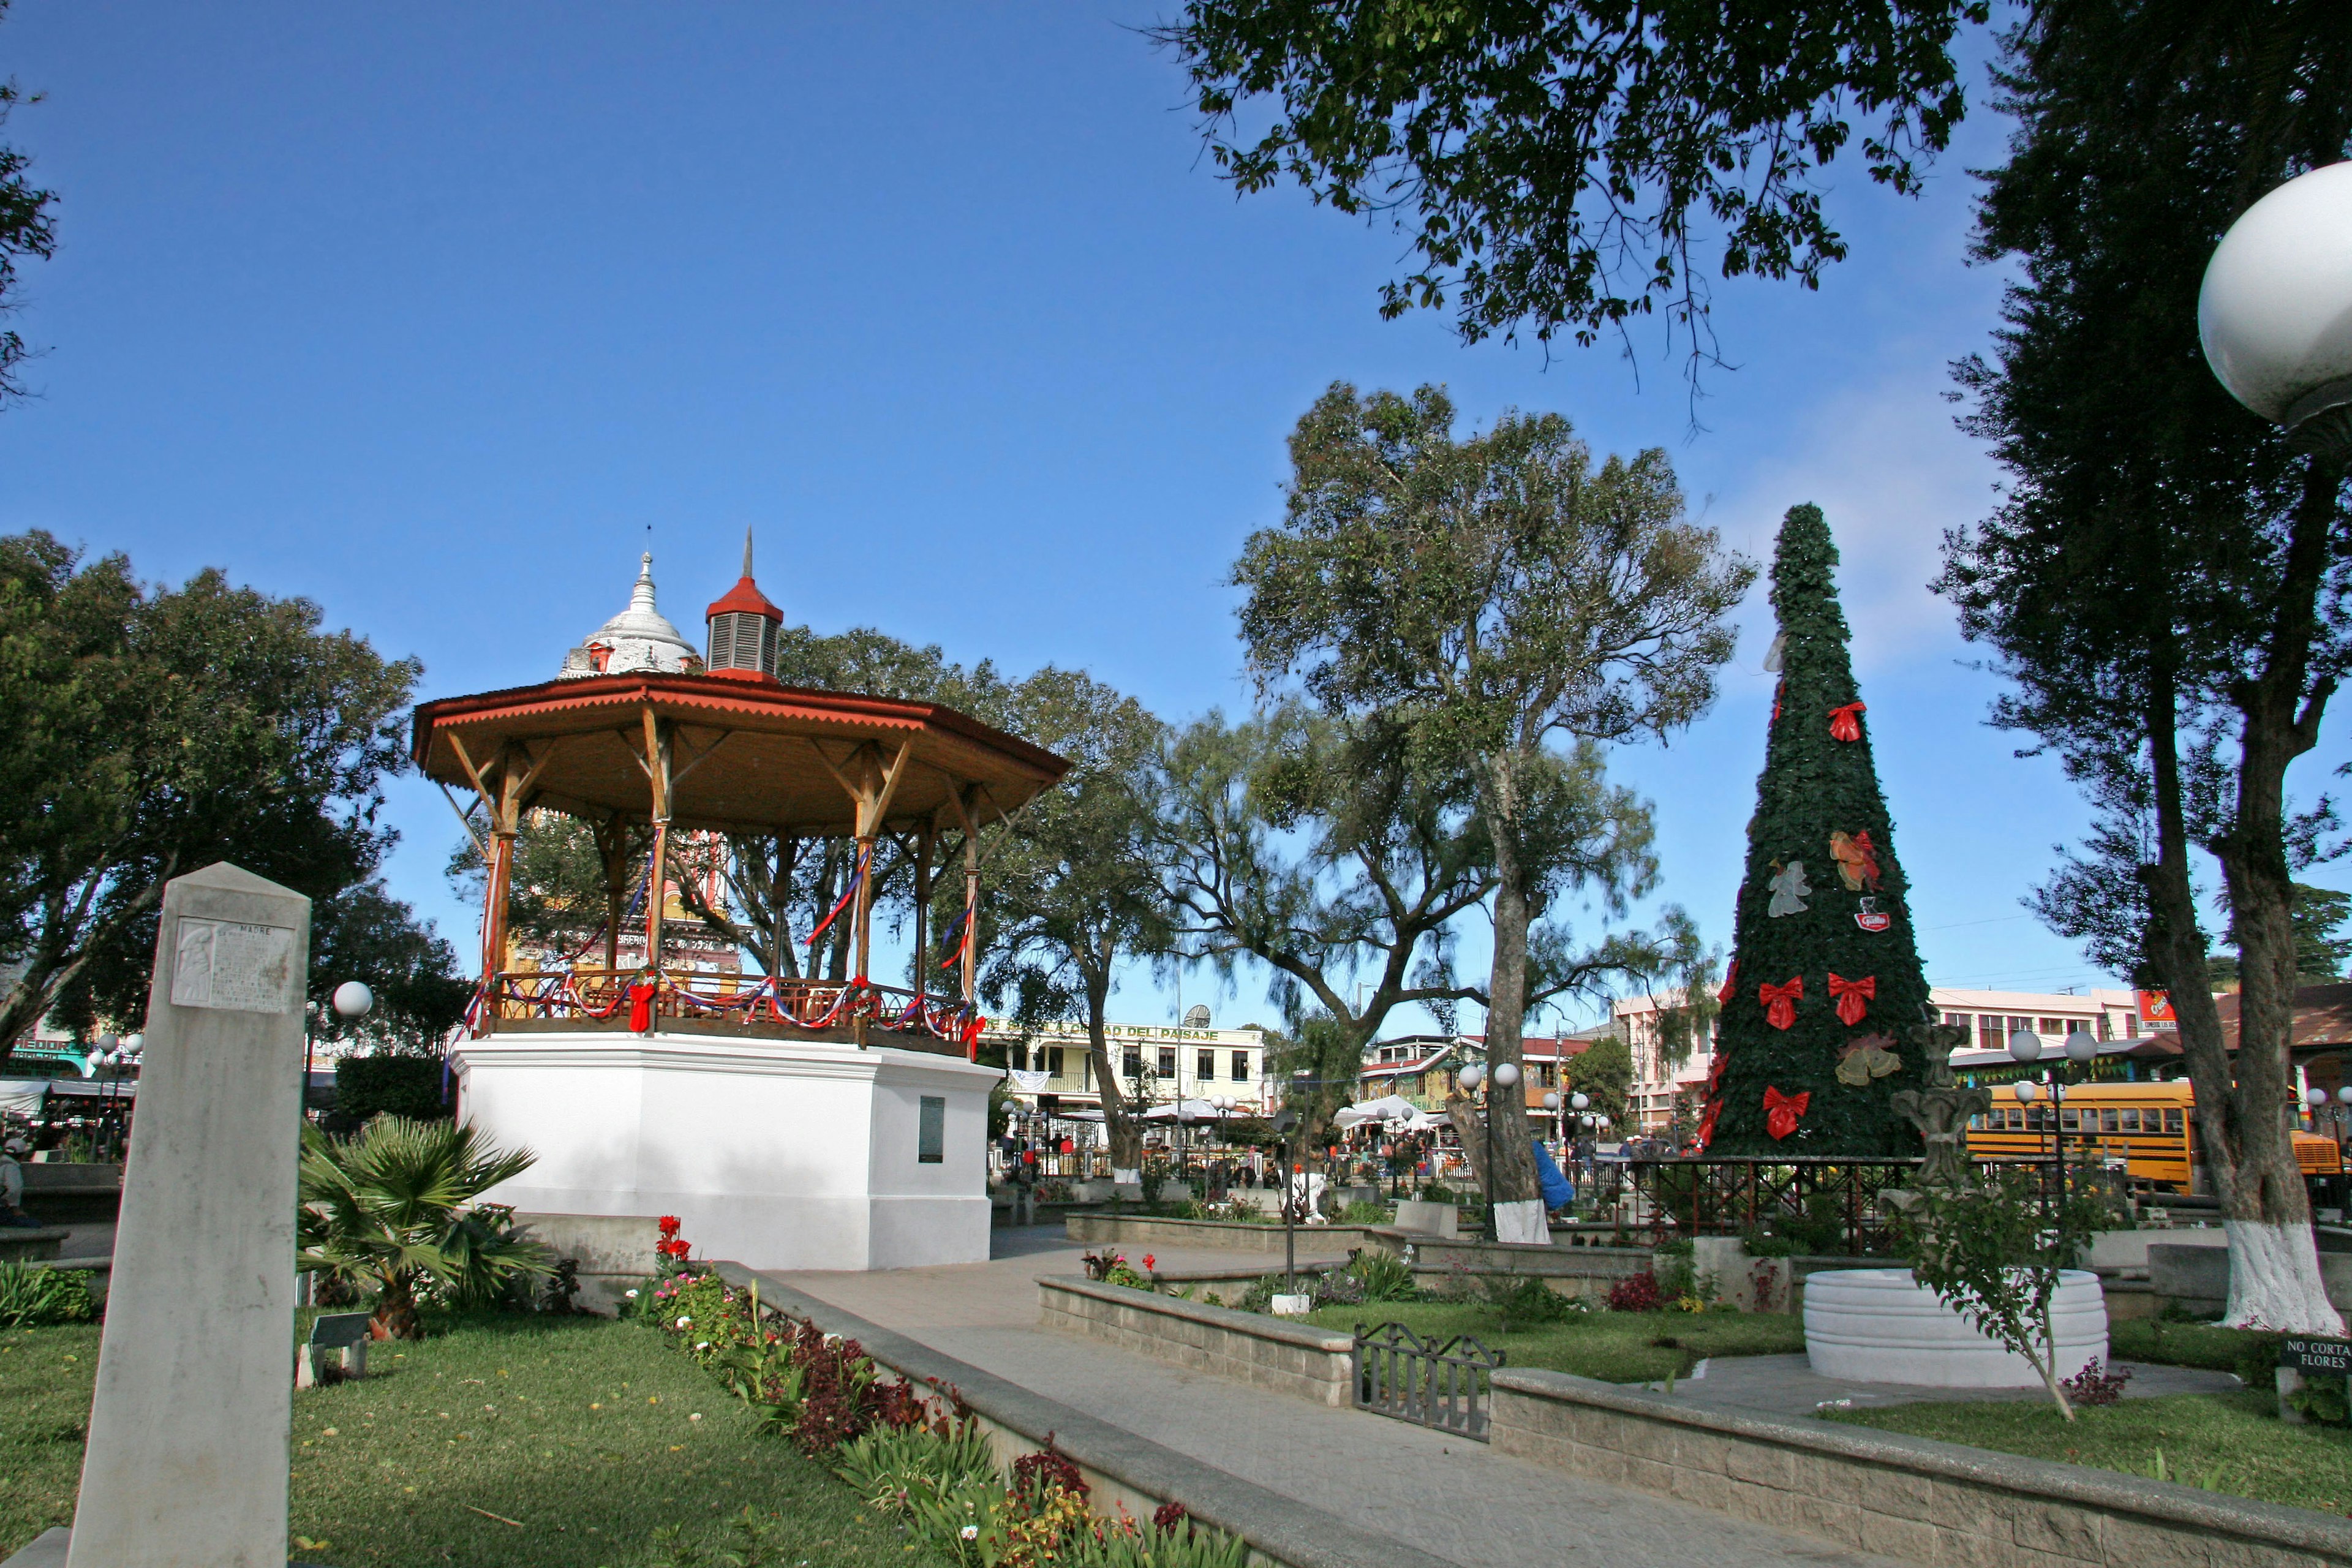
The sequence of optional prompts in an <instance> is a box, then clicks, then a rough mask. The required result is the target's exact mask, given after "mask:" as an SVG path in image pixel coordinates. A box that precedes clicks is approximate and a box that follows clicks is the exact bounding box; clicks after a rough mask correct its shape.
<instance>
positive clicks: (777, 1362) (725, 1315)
mask: <svg viewBox="0 0 2352 1568" xmlns="http://www.w3.org/2000/svg"><path fill="white" fill-rule="evenodd" d="M682 1257H683V1255H682V1254H670V1253H665V1254H664V1261H665V1264H666V1265H668V1266H672V1267H675V1266H676V1265H677V1262H678V1260H679V1258H682ZM641 1289H642V1290H643V1294H642V1295H640V1296H639V1297H638V1298H637V1309H638V1313H639V1315H640V1316H643V1317H645V1318H646V1319H648V1320H649V1321H652V1322H653V1323H654V1324H655V1325H656V1327H657V1328H658V1329H660V1331H661V1332H662V1333H663V1335H664V1337H665V1338H666V1339H667V1341H668V1342H670V1344H671V1345H672V1346H673V1347H674V1348H675V1349H677V1351H679V1352H682V1353H683V1354H685V1355H687V1356H688V1357H690V1358H692V1359H693V1360H694V1361H695V1362H697V1363H699V1364H700V1365H701V1366H702V1367H703V1368H704V1369H705V1370H707V1371H708V1372H709V1373H710V1374H711V1375H712V1376H714V1377H715V1378H717V1379H718V1380H719V1382H720V1383H721V1384H724V1385H725V1386H726V1387H727V1388H728V1389H729V1390H730V1392H731V1393H733V1394H735V1395H736V1397H737V1398H739V1399H740V1400H741V1401H742V1402H743V1403H744V1404H745V1405H749V1406H750V1407H751V1410H752V1411H753V1413H754V1414H755V1415H757V1416H758V1417H759V1423H760V1426H761V1430H762V1431H764V1432H769V1433H772V1434H775V1435H778V1436H782V1437H785V1438H787V1439H789V1440H790V1441H791V1442H793V1444H794V1445H795V1446H797V1447H799V1448H800V1449H801V1450H802V1451H803V1452H804V1453H807V1454H809V1455H811V1456H814V1457H815V1458H818V1459H820V1460H821V1461H822V1462H824V1463H826V1464H828V1465H829V1466H831V1468H833V1469H834V1471H835V1474H837V1475H839V1476H840V1477H841V1478H842V1479H844V1480H845V1481H846V1482H848V1483H849V1485H850V1486H851V1487H852V1488H853V1489H856V1492H857V1494H858V1496H859V1498H860V1499H861V1500H864V1501H865V1503H866V1505H867V1506H868V1507H870V1508H873V1509H875V1510H878V1511H880V1512H882V1513H885V1514H887V1515H890V1516H891V1517H893V1518H895V1519H896V1520H898V1522H899V1523H900V1524H902V1525H903V1526H904V1527H905V1528H906V1530H907V1531H908V1532H909V1534H910V1535H912V1536H913V1537H914V1539H915V1542H916V1543H917V1544H919V1545H925V1546H928V1547H929V1548H930V1549H931V1550H932V1551H933V1552H936V1553H937V1554H938V1555H940V1557H941V1558H943V1559H945V1560H948V1561H950V1562H953V1563H958V1564H970V1565H971V1568H1041V1565H1044V1564H1057V1565H1064V1568H1244V1564H1245V1563H1247V1562H1248V1561H1249V1548H1248V1545H1247V1543H1246V1542H1243V1541H1241V1540H1240V1539H1238V1538H1237V1537H1234V1536H1231V1535H1226V1534H1224V1533H1223V1532H1221V1531H1211V1530H1207V1529H1204V1528H1202V1527H1199V1526H1196V1525H1194V1524H1193V1523H1192V1521H1191V1520H1190V1519H1189V1518H1188V1517H1187V1516H1186V1514H1185V1511H1184V1509H1183V1506H1182V1505H1181V1504H1180V1503H1170V1504H1168V1505H1167V1506H1166V1507H1163V1508H1161V1509H1160V1510H1158V1512H1156V1513H1155V1514H1154V1515H1153V1516H1152V1518H1151V1520H1150V1521H1149V1522H1148V1523H1146V1522H1139V1521H1137V1520H1135V1519H1133V1518H1131V1517H1129V1515H1128V1514H1127V1513H1126V1511H1125V1510H1123V1509H1122V1510H1117V1511H1116V1512H1115V1515H1114V1516H1113V1517H1110V1518H1104V1517H1102V1516H1100V1515H1098V1514H1097V1513H1095V1512H1094V1511H1093V1510H1092V1509H1091V1508H1090V1507H1089V1505H1088V1500H1087V1499H1088V1488H1087V1483H1086V1480H1085V1479H1084V1478H1083V1477H1082V1476H1081V1475H1080V1474H1079V1471H1078V1468H1077V1467H1076V1465H1074V1464H1072V1463H1071V1462H1070V1461H1069V1460H1068V1459H1067V1458H1064V1457H1063V1456H1062V1455H1060V1454H1058V1453H1056V1452H1055V1450H1054V1448H1053V1447H1052V1444H1051V1441H1050V1439H1049V1440H1048V1443H1047V1446H1046V1447H1045V1449H1044V1450H1043V1451H1041V1452H1037V1453H1031V1454H1025V1455H1023V1456H1020V1457H1019V1458H1015V1459H1014V1460H1013V1463H1012V1465H1011V1466H1010V1467H1009V1468H1003V1467H1000V1465H999V1463H998V1458H997V1455H996V1452H995V1450H994V1447H993V1446H992V1442H991V1440H990V1438H989V1437H988V1436H987V1435H986V1434H985V1433H983V1432H982V1429H981V1426H980V1424H979V1423H978V1422H977V1421H976V1420H974V1419H973V1418H972V1416H971V1413H970V1412H969V1411H968V1410H966V1409H965V1408H964V1407H963V1405H962V1404H961V1401H960V1400H959V1399H957V1398H956V1396H955V1394H954V1392H953V1391H952V1390H947V1391H944V1392H942V1391H940V1390H935V1389H931V1388H927V1387H919V1386H918V1385H916V1384H911V1383H909V1382H907V1381H905V1380H903V1379H898V1378H893V1377H889V1376H887V1375H885V1374H884V1373H883V1371H882V1369H881V1368H879V1367H877V1365H876V1364H875V1363H874V1362H873V1360H872V1359H871V1358H869V1357H868V1356H867V1355H866V1352H864V1350H863V1349H862V1348H861V1347H860V1346H859V1345H858V1343H857V1342H856V1341H855V1340H847V1339H843V1338H841V1337H840V1336H838V1335H834V1334H827V1333H825V1332H824V1331H821V1330H820V1329H818V1328H817V1326H816V1325H815V1324H814V1323H811V1322H807V1321H798V1320H794V1319H791V1318H787V1317H784V1316H782V1315H781V1314H777V1313H774V1312H772V1311H771V1310H765V1309H763V1308H762V1307H761V1304H760V1298H759V1291H758V1289H757V1287H756V1286H754V1287H751V1288H748V1289H738V1288H736V1287H734V1286H731V1285H729V1284H728V1283H727V1282H726V1281H725V1280H723V1279H720V1278H719V1276H718V1275H717V1274H716V1273H711V1272H708V1271H701V1270H697V1269H694V1268H691V1267H690V1266H689V1267H686V1268H683V1269H680V1270H679V1271H677V1272H673V1273H670V1274H668V1275H667V1276H665V1277H662V1278H659V1279H656V1280H655V1281H653V1282H652V1283H651V1284H650V1285H649V1286H646V1287H643V1288H641Z"/></svg>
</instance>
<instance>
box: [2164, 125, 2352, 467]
mask: <svg viewBox="0 0 2352 1568" xmlns="http://www.w3.org/2000/svg"><path fill="white" fill-rule="evenodd" d="M2197 337H2198V341H2199V342H2201V343H2202V344H2203V345H2204V348H2205V363H2207V364H2209V365H2210V366H2211V367H2212V370H2213V374H2214V375H2215V376H2216V377H2218V378H2219V379H2220V381H2221V384H2222V385H2223V386H2225V387H2227V388H2228V389H2229V392H2230V395H2231V396H2232V397H2234V398H2236V399H2237V400H2238V401H2239V402H2241V403H2242V404H2244V405H2246V406H2247V407H2248V408H2250V409H2252V410H2253V411H2254V412H2255V413H2256V414H2259V415H2261V416H2263V418H2265V419H2268V420H2270V421H2271V422H2273V424H2276V425H2280V426H2284V427H2285V429H2286V432H2287V435H2288V436H2289V437H2290V438H2292V439H2293V440H2294V443H2295V444H2296V445H2297V446H2299V447H2302V448H2303V449H2304V450H2305V451H2308V452H2312V453H2315V454H2316V455H2318V456H2319V457H2320V458H2323V459H2324V460H2326V461H2327V462H2329V463H2331V464H2341V463H2343V462H2344V461H2345V460H2346V459H2347V458H2352V163H2331V164H2329V165H2328V166H2326V168H2324V169H2314V170H2312V171H2311V172H2310V173H2309V174H2304V175H2302V176H2300V177H2298V178H2296V179H2293V180H2289V181H2288V182H2287V183H2286V184H2283V185H2281V186H2279V187H2278V189H2276V190H2274V191H2273V192H2271V194H2270V195H2266V196H2264V197H2263V199H2262V200H2261V201H2258V202H2256V203H2255V204H2254V205H2252V206H2251V207H2248V208H2247V209H2246V210H2245V211H2244V212H2243V213H2242V214H2241V215H2239V217H2238V221H2237V222H2235V223H2233V224H2231V226H2230V232H2229V233H2227V234H2225V235H2223V236H2222V237H2221V244H2220V245H2218V246H2215V247H2213V258H2212V259H2211V260H2210V261H2209V262H2207V263H2206V265H2205V280H2204V282H2203V284H2202V285H2201V286H2200V288H2199V289H2198V292H2197Z"/></svg>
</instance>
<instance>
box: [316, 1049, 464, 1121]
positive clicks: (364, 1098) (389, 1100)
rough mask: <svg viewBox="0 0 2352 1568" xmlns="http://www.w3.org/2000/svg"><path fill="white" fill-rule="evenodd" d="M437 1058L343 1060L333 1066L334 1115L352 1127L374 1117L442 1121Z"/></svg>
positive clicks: (445, 1104) (445, 1110) (444, 1109)
mask: <svg viewBox="0 0 2352 1568" xmlns="http://www.w3.org/2000/svg"><path fill="white" fill-rule="evenodd" d="M443 1077H444V1068H443V1066H442V1061H441V1058H439V1057H345V1058H343V1059H342V1060H341V1061H339V1062H337V1063H336V1064H335V1114H336V1115H337V1116H338V1117H341V1118H344V1119H346V1120H347V1121H350V1122H351V1123H352V1124H353V1125H354V1126H356V1125H358V1124H359V1123H362V1122H364V1121H369V1120H370V1119H371V1118H373V1117H377V1116H404V1117H406V1118H408V1119H409V1120H410V1121H446V1120H447V1119H448V1118H449V1116H450V1114H451V1109H450V1104H449V1098H448V1096H447V1095H446V1093H444V1092H443V1089H442V1079H443Z"/></svg>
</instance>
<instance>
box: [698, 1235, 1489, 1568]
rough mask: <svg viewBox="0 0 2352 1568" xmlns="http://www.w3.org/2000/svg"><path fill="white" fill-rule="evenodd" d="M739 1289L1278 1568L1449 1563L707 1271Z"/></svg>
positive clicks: (877, 1332)
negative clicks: (1179, 1507) (1241, 1544)
mask: <svg viewBox="0 0 2352 1568" xmlns="http://www.w3.org/2000/svg"><path fill="white" fill-rule="evenodd" d="M698 1267H702V1268H711V1269H713V1270H715V1271H716V1272H717V1273H718V1274H719V1278H720V1279H724V1280H725V1281H726V1282H727V1283H729V1284H730V1285H734V1286H738V1287H741V1286H749V1285H751V1284H753V1283H755V1282H756V1283H757V1284H758V1286H759V1288H760V1300H761V1304H762V1305H763V1306H768V1307H772V1308H775V1309H777V1310H780V1311H782V1312H784V1313H786V1314H787V1315H789V1316H792V1317H795V1318H805V1319H807V1320H808V1321H811V1322H813V1323H814V1324H816V1326H817V1327H818V1328H820V1329H822V1330H824V1331H825V1332H827V1333H831V1334H839V1335H841V1336H842V1337H844V1338H845V1339H853V1340H856V1342H858V1345H859V1347H860V1348H861V1349H863V1350H864V1351H865V1352H866V1354H867V1355H869V1356H871V1357H872V1358H873V1359H874V1360H875V1361H876V1362H877V1363H880V1364H881V1365H883V1366H886V1367H887V1368H889V1369H890V1370H891V1371H892V1372H894V1373H897V1374H898V1375H899V1376H900V1377H903V1378H906V1379H908V1380H909V1381H910V1382H913V1383H917V1384H927V1385H929V1386H930V1387H933V1388H936V1389H939V1390H940V1391H941V1392H946V1391H949V1390H952V1391H954V1393H955V1394H958V1395H959V1396H961V1398H962V1400H963V1402H964V1404H965V1405H967V1406H968V1407H969V1408H970V1409H971V1412H972V1414H973V1415H977V1416H979V1417H980V1418H981V1420H982V1424H983V1425H984V1426H987V1427H989V1428H992V1429H993V1430H999V1431H1003V1432H1006V1433H1009V1434H1011V1435H1012V1436H1013V1437H1014V1438H1016V1439H1017V1440H1018V1441H1019V1442H1020V1443H1021V1444H1023V1445H1025V1446H1026V1447H1032V1448H1036V1447H1044V1446H1045V1443H1046V1442H1047V1440H1048V1439H1050V1440H1051V1441H1052V1443H1053V1446H1054V1447H1055V1448H1056V1449H1057V1450H1059V1451H1060V1452H1061V1453H1062V1454H1063V1455H1064V1456H1066V1458H1069V1459H1070V1460H1071V1461H1072V1462H1073V1463H1075V1464H1076V1465H1077V1466H1078V1468H1079V1469H1080V1470H1081V1471H1083V1472H1084V1473H1085V1474H1086V1477H1087V1483H1088V1484H1089V1485H1090V1486H1096V1487H1097V1488H1098V1490H1099V1492H1100V1494H1101V1495H1102V1497H1103V1498H1104V1500H1106V1501H1116V1502H1124V1503H1126V1504H1127V1506H1128V1508H1129V1511H1130V1512H1136V1513H1139V1514H1141V1515H1142V1516H1145V1517H1148V1516H1149V1515H1150V1511H1151V1510H1152V1509H1153V1508H1155V1507H1157V1506H1158V1505H1159V1504H1160V1503H1163V1502H1181V1503H1182V1504H1183V1505H1184V1507H1185V1509H1186V1510H1188V1511H1189V1512H1190V1513H1191V1515H1192V1518H1193V1519H1194V1520H1196V1521H1199V1522H1200V1523H1202V1524H1204V1525H1208V1526H1210V1527H1212V1528H1213V1529H1217V1530H1222V1531H1226V1532H1227V1533H1229V1534H1233V1535H1238V1536H1240V1537H1241V1538H1242V1539H1243V1540H1244V1541H1246V1542H1249V1544H1250V1549H1251V1550H1252V1551H1253V1552H1256V1553H1257V1554H1258V1555H1259V1556H1261V1557H1263V1558H1265V1560H1266V1561H1267V1562H1269V1563H1277V1564H1280V1565H1281V1568H1450V1565H1449V1564H1447V1563H1445V1562H1444V1559H1442V1558H1438V1557H1433V1556H1432V1555H1431V1554H1429V1553H1428V1552H1423V1551H1421V1550H1419V1549H1418V1548H1415V1547H1412V1546H1408V1545H1406V1544H1405V1543H1404V1542H1400V1541H1395V1540H1391V1539H1390V1538H1389V1537H1387V1536H1382V1535H1374V1534H1372V1533H1371V1532H1370V1531H1366V1530H1363V1529H1361V1528H1360V1527H1358V1526H1356V1525H1353V1524H1350V1523H1349V1522H1348V1521H1345V1520H1343V1519H1340V1518H1339V1517H1338V1516H1337V1515H1335V1514H1329V1513H1326V1512H1324V1511H1322V1510H1319V1509H1316V1508H1312V1507H1310V1506H1308V1505H1307V1504H1305V1503H1302V1502H1300V1501H1299V1500H1297V1499H1296V1498H1290V1497H1286V1496H1283V1495H1282V1494H1280V1493H1278V1492H1275V1491H1270V1490H1268V1489H1266V1488H1264V1487H1261V1486H1258V1485H1256V1484H1255V1483H1254V1482H1251V1481H1246V1480H1244V1479H1241V1478H1239V1477H1237V1476H1234V1475H1230V1474H1228V1473H1226V1472H1225V1471H1223V1470H1221V1469H1218V1468H1215V1467H1214V1466H1213V1465H1209V1464H1205V1463H1203V1462H1202V1461H1201V1460H1199V1459H1195V1458H1192V1457H1191V1456H1190V1455H1186V1454H1180V1453H1178V1452H1176V1451H1175V1450H1174V1449H1172V1448H1167V1447H1161V1446H1160V1444H1157V1443H1154V1442H1152V1441H1150V1439H1149V1438H1145V1437H1140V1436H1137V1435H1136V1434H1134V1433H1132V1432H1129V1431H1127V1430H1125V1429H1124V1428H1122V1427H1118V1426H1112V1425H1110V1424H1109V1423H1108V1422H1107V1421H1103V1420H1100V1419H1097V1417H1095V1416H1092V1415H1087V1414H1086V1413H1085V1412H1084V1411H1081V1410H1078V1409H1076V1408H1074V1407H1072V1406H1070V1405H1064V1404H1062V1403H1061V1402H1060V1401H1058V1400H1054V1399H1048V1398H1046V1397H1045V1395H1043V1394H1036V1393H1034V1392H1033V1391H1031V1390H1029V1389H1026V1388H1024V1387H1022V1386H1021V1385H1020V1384H1016V1383H1013V1382H1012V1381H1011V1380H1009V1379H1006V1378H1002V1377H999V1376H997V1375H996V1374H995V1373H991V1372H984V1371H982V1369H981V1368H979V1367H976V1366H973V1365H971V1364H970V1363H966V1362H961V1361H958V1360H956V1359H955V1358H954V1357H952V1356H949V1355H946V1354H943V1353H941V1352H939V1351H936V1350H933V1349H932V1348H931V1347H930V1346H929V1345H926V1344H922V1343H919V1342H917V1341H914V1340H910V1339H908V1338H907V1337H906V1336H905V1335H903V1334H899V1333H895V1332H893V1331H890V1330H888V1329H886V1328H884V1327H882V1326H881V1325H880V1324H878V1323H872V1322H868V1321H866V1320H865V1319H863V1318H860V1317H858V1316H856V1314H855V1313H852V1312H846V1311H844V1310H842V1309H840V1308H838V1307H835V1306H834V1305H833V1304H831V1303H830V1302H826V1301H821V1300H817V1299H816V1298H815V1297H814V1296H810V1295H808V1294H806V1293H805V1292H803V1291H800V1290H796V1289H793V1287H792V1286H790V1285H789V1284H786V1283H785V1282H784V1281H782V1279H776V1278H774V1277H773V1276H772V1275H766V1274H761V1273H759V1272H757V1271H756V1270H753V1269H750V1268H744V1267H743V1266H741V1265H740V1264H736V1263H710V1264H700V1265H698Z"/></svg>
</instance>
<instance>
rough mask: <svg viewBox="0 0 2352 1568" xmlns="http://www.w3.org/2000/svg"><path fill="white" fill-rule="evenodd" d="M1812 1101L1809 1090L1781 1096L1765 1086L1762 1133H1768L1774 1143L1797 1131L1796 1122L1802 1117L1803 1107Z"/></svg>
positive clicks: (1776, 1090)
mask: <svg viewBox="0 0 2352 1568" xmlns="http://www.w3.org/2000/svg"><path fill="white" fill-rule="evenodd" d="M1812 1100H1813V1091H1812V1090H1811V1089H1801V1090H1799V1091H1798V1092H1797V1093H1795V1094H1782V1093H1781V1092H1780V1090H1779V1089H1774V1088H1773V1087H1772V1086H1770V1085H1769V1084H1767V1085H1766V1086H1765V1088H1764V1131H1767V1132H1769V1133H1770V1134H1771V1135H1772V1137H1773V1140H1774V1141H1775V1142H1778V1141H1779V1140H1780V1139H1783V1138H1786V1137H1787V1136H1788V1135H1789V1134H1790V1133H1791V1132H1794V1131H1796V1130H1797V1122H1798V1121H1799V1120H1800V1119H1801V1118H1802V1117H1803V1115H1804V1114H1805V1107H1806V1106H1808V1105H1810V1104H1811V1103H1812Z"/></svg>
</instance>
